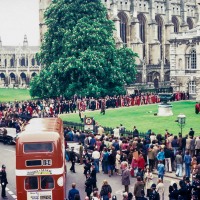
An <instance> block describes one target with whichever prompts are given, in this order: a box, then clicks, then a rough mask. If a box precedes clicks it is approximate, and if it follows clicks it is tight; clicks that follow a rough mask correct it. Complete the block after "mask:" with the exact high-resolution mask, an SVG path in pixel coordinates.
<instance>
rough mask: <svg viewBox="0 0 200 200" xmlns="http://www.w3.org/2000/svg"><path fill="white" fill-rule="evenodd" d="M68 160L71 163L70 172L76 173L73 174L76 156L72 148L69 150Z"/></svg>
mask: <svg viewBox="0 0 200 200" xmlns="http://www.w3.org/2000/svg"><path fill="white" fill-rule="evenodd" d="M69 159H70V161H71V163H72V165H71V167H70V171H72V172H73V173H76V172H75V161H76V155H75V152H74V148H73V147H72V148H71V152H70V156H69Z"/></svg>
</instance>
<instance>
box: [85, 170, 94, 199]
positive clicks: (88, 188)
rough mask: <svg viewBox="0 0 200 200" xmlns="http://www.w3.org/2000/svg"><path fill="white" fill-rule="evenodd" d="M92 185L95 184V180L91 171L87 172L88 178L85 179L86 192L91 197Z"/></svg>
mask: <svg viewBox="0 0 200 200" xmlns="http://www.w3.org/2000/svg"><path fill="white" fill-rule="evenodd" d="M92 186H93V180H92V177H91V176H90V174H89V173H87V178H86V181H85V192H86V194H87V196H88V197H89V198H90V195H91V193H92Z"/></svg>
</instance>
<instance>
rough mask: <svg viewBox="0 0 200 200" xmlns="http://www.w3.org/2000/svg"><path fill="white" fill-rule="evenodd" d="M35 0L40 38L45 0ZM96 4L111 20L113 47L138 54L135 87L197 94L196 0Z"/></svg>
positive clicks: (119, 0)
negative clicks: (169, 88) (101, 5)
mask: <svg viewBox="0 0 200 200" xmlns="http://www.w3.org/2000/svg"><path fill="white" fill-rule="evenodd" d="M39 1H40V5H39V15H40V25H39V26H40V38H41V41H42V38H43V35H44V33H45V31H46V26H45V24H44V18H43V16H44V11H45V9H46V8H47V7H48V6H49V5H50V3H51V0H39ZM102 3H103V4H104V5H105V6H106V8H107V10H108V18H109V19H111V20H113V21H114V24H115V27H116V31H115V32H114V37H115V40H116V45H117V46H121V45H126V46H127V47H130V48H132V50H133V51H134V52H136V53H138V55H139V58H138V59H137V70H138V74H137V77H136V80H135V86H136V85H137V86H138V88H142V87H146V86H148V87H149V88H151V87H153V88H154V87H155V88H156V87H165V86H172V87H173V88H174V90H175V91H185V92H187V91H188V92H189V93H190V94H191V95H192V96H193V97H196V96H198V95H196V93H197V91H198V90H200V88H199V87H200V83H199V82H200V81H199V78H198V77H199V66H198V65H197V63H198V62H197V61H198V60H200V57H199V54H200V46H199V41H200V38H199V36H198V35H199V31H200V29H199V26H198V25H199V18H200V8H199V3H200V2H199V0H102ZM198 83H199V84H198ZM198 88H199V89H198Z"/></svg>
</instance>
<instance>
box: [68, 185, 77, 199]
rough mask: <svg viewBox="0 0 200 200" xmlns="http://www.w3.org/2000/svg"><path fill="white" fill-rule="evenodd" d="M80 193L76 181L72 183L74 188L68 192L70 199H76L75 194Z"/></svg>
mask: <svg viewBox="0 0 200 200" xmlns="http://www.w3.org/2000/svg"><path fill="white" fill-rule="evenodd" d="M76 194H78V195H80V194H79V191H78V190H77V189H76V183H72V189H70V190H69V192H68V200H74V197H75V195H76Z"/></svg>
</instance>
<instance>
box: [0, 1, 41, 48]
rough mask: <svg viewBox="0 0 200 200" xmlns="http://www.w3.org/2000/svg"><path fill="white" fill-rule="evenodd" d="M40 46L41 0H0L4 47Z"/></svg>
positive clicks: (0, 27) (0, 28)
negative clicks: (25, 42)
mask: <svg viewBox="0 0 200 200" xmlns="http://www.w3.org/2000/svg"><path fill="white" fill-rule="evenodd" d="M24 35H27V39H28V43H29V45H30V46H38V45H39V0H0V37H1V41H2V45H3V46H11V45H12V46H14V45H22V44H23V39H24Z"/></svg>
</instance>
